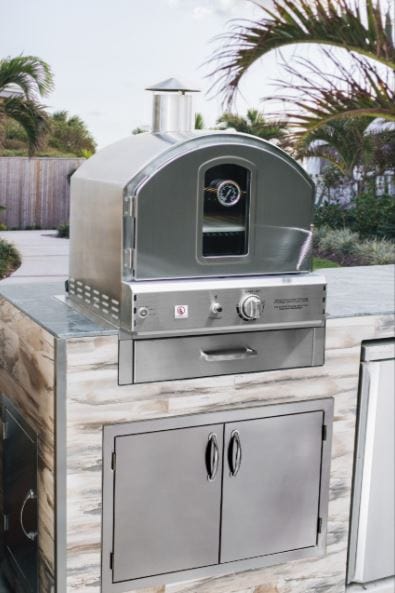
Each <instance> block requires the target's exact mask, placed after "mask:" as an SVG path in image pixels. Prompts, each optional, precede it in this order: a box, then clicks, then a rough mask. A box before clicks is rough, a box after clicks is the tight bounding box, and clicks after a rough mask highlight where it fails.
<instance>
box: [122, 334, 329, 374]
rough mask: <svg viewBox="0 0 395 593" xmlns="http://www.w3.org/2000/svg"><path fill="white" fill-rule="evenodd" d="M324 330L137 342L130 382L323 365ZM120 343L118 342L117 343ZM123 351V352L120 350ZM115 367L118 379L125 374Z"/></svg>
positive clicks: (125, 363) (129, 362)
mask: <svg viewBox="0 0 395 593" xmlns="http://www.w3.org/2000/svg"><path fill="white" fill-rule="evenodd" d="M324 331H325V330H324V329H323V328H313V329H289V330H277V331H262V332H245V333H233V334H218V335H208V336H193V337H186V338H184V337H183V338H164V339H151V340H136V341H134V342H133V348H131V349H130V351H129V352H130V354H129V356H130V355H131V356H132V360H130V358H129V360H127V358H126V359H125V356H124V355H122V351H121V356H120V366H122V365H129V368H130V365H132V370H133V378H132V381H133V382H134V383H145V382H149V381H166V380H172V379H188V378H193V377H206V376H212V375H227V374H232V373H249V372H254V371H266V370H276V369H286V368H295V367H304V366H306V367H307V366H318V365H322V364H323V358H324ZM121 344H122V343H121ZM125 352H127V348H126V349H125ZM122 371H123V369H121V368H120V376H122V375H124V374H125V373H124V372H122Z"/></svg>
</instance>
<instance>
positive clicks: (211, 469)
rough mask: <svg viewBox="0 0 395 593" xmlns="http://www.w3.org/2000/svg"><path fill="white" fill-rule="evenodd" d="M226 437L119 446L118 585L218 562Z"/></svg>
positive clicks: (156, 439) (125, 439)
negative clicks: (123, 582)
mask: <svg viewBox="0 0 395 593" xmlns="http://www.w3.org/2000/svg"><path fill="white" fill-rule="evenodd" d="M223 430H224V429H223V425H221V424H219V425H212V426H198V427H192V428H186V429H177V430H163V431H158V432H148V433H144V434H134V435H128V436H120V437H117V438H116V439H115V459H116V472H115V491H114V509H115V512H114V555H113V557H114V564H113V582H120V581H127V580H131V579H138V578H142V577H148V576H154V575H158V574H165V573H169V572H176V571H181V570H185V569H191V568H198V567H202V566H209V565H212V564H217V563H218V558H219V530H220V508H221V474H222V443H223Z"/></svg>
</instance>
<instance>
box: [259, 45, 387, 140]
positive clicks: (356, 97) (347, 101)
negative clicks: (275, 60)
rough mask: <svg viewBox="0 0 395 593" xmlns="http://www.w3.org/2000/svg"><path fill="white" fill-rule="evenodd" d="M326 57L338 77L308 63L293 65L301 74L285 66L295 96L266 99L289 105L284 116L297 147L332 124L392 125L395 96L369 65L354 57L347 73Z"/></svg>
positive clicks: (375, 70) (340, 64)
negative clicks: (370, 122)
mask: <svg viewBox="0 0 395 593" xmlns="http://www.w3.org/2000/svg"><path fill="white" fill-rule="evenodd" d="M327 56H328V57H331V59H332V61H333V63H334V65H335V66H336V70H337V74H333V73H325V72H323V71H322V70H321V69H320V68H319V67H318V66H315V65H314V64H312V63H311V62H310V61H309V60H298V61H297V62H296V64H297V65H299V66H300V65H302V66H303V69H304V72H301V71H300V70H298V69H297V68H295V67H294V66H291V65H289V64H287V65H285V66H284V67H285V69H286V71H287V73H288V74H289V75H290V76H292V77H294V78H293V83H292V87H293V90H294V91H296V95H293V96H290V95H289V94H284V95H277V94H276V95H275V96H271V97H266V100H269V101H270V100H275V101H278V100H282V101H284V103H285V104H286V105H289V107H288V109H287V110H286V116H287V118H288V119H289V121H290V126H291V127H293V130H294V132H293V135H294V139H295V141H296V142H297V143H298V144H299V145H300V144H301V143H303V142H305V141H306V138H311V137H312V133H313V132H314V131H315V130H318V129H319V128H321V127H322V126H325V125H327V124H329V123H330V122H333V121H334V120H339V119H343V118H350V117H353V118H370V119H374V118H376V117H382V118H384V119H386V120H393V121H395V92H394V90H393V88H392V87H391V86H390V84H389V83H388V82H387V81H386V80H385V79H384V78H383V77H382V76H381V74H380V73H379V71H378V70H377V69H376V68H375V67H374V66H373V65H372V63H371V62H369V61H367V60H365V59H362V58H357V57H355V56H354V58H355V59H354V69H353V70H350V69H348V68H347V67H346V66H345V65H343V64H342V63H341V62H340V61H339V60H338V59H337V58H336V57H334V56H333V55H331V54H329V53H327ZM356 68H357V71H356ZM357 74H358V75H357ZM278 84H279V86H280V88H284V89H287V90H288V89H289V83H286V82H284V81H278Z"/></svg>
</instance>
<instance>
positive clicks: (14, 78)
mask: <svg viewBox="0 0 395 593" xmlns="http://www.w3.org/2000/svg"><path fill="white" fill-rule="evenodd" d="M52 88H53V75H52V72H51V69H50V67H49V66H48V64H47V63H46V62H44V61H43V60H41V59H40V58H37V57H35V56H17V57H15V58H11V57H8V58H4V59H2V60H0V127H2V122H4V120H5V119H6V118H11V119H13V120H14V121H16V122H18V124H20V125H21V126H22V128H23V129H24V131H25V132H26V135H27V138H28V146H29V153H30V154H32V153H33V152H34V151H35V150H37V148H38V147H39V144H40V138H41V137H42V135H43V133H44V132H45V131H46V130H47V115H46V113H45V111H44V107H43V105H41V103H40V100H41V98H42V97H44V96H45V95H46V94H48V93H49V91H50V90H51V89H52Z"/></svg>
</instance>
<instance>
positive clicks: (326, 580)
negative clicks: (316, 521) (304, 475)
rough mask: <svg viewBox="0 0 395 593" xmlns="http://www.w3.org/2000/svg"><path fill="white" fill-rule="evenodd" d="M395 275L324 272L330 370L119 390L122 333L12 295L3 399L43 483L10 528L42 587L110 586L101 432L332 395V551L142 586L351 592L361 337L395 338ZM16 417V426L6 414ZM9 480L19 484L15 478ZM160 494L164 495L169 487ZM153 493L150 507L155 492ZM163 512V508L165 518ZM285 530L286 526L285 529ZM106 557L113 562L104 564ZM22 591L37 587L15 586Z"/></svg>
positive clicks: (13, 291)
mask: <svg viewBox="0 0 395 593" xmlns="http://www.w3.org/2000/svg"><path fill="white" fill-rule="evenodd" d="M393 274H394V268H393V266H381V267H375V268H373V267H372V268H348V269H339V270H329V271H328V272H327V274H326V278H327V282H328V302H327V312H328V320H327V335H326V361H325V365H324V366H321V367H310V368H301V369H293V370H279V371H270V372H257V373H247V374H238V375H223V376H221V377H209V378H200V379H189V380H179V381H165V382H156V383H145V384H141V385H125V386H120V385H119V384H118V365H117V363H118V330H116V329H115V328H113V327H112V326H111V325H109V324H108V325H107V324H105V323H104V322H97V321H93V320H92V319H89V318H88V317H86V316H84V315H82V314H80V313H79V312H77V311H76V310H75V309H74V308H71V307H70V306H69V305H67V304H66V303H65V302H62V301H61V300H59V298H56V297H57V295H61V294H62V288H63V287H62V286H61V285H59V284H55V283H52V284H46V285H29V286H27V285H26V286H22V285H15V286H11V285H9V286H4V287H1V288H0V294H1V299H0V391H1V393H2V395H3V397H4V402H3V423H5V424H4V426H5V427H6V434H5V436H6V437H7V438H8V437H9V435H10V432H9V431H10V426H9V421H11V420H12V421H13V422H14V423H15V424H16V426H19V427H20V426H23V428H24V433H25V437H26V439H27V437H29V439H28V440H29V443H30V446H33V445H34V446H36V447H38V457H37V460H36V461H37V472H36V476H32V477H31V479H32V480H33V482H32V484H31V485H30V486H29V484H28V483H26V484H25V487H26V490H24V486H23V485H22V487H21V488H19V489H18V488H17V489H15V490H13V492H17V493H18V497H19V499H18V504H20V502H23V504H24V508H23V509H22V510H21V512H20V513H19V510H20V509H19V507H18V509H17V510H18V512H17V515H18V517H17V519H18V520H15V521H16V522H15V524H14V523H13V519H12V517H11V518H10V520H9V521H8V522H7V521H5V526H6V529H14V530H15V529H17V528H20V527H19V519H22V527H23V530H24V533H25V535H26V536H27V537H26V538H25V539H26V542H27V545H31V546H33V547H34V546H37V545H38V558H37V566H38V579H39V587H38V589H37V590H38V591H40V593H51V592H53V591H55V592H56V593H100V591H101V572H102V566H101V565H102V559H101V554H102V528H103V525H102V494H103V493H102V483H103V482H102V479H103V475H102V470H103V427H109V426H110V425H118V424H123V425H125V424H124V423H129V422H130V423H133V422H134V421H142V420H149V421H150V422H151V421H152V420H154V419H162V421H163V419H168V420H171V421H173V420H174V419H176V418H177V417H180V416H183V415H188V416H186V417H189V415H194V414H197V413H198V414H201V413H202V412H210V413H215V414H216V417H217V418H218V417H220V415H221V414H229V413H230V412H232V411H234V410H242V411H243V413H244V411H246V410H247V411H248V410H249V409H252V408H255V409H256V408H257V407H259V406H262V409H263V410H264V408H265V406H267V405H270V406H272V405H273V404H285V405H287V406H288V405H291V407H292V406H293V405H295V404H298V405H302V406H306V405H307V406H308V402H309V401H310V400H316V401H319V400H323V401H328V400H327V399H326V398H333V400H334V423H333V436H332V449H331V450H332V453H331V460H330V488H329V509H328V522H327V534H324V535H326V541H327V546H326V551H324V554H323V555H321V556H317V555H314V554H312V555H311V556H310V555H309V554H307V555H306V557H304V558H300V559H297V560H292V561H288V560H286V559H285V560H283V561H282V562H281V563H280V564H275V565H274V563H272V564H273V565H271V566H267V567H264V568H259V569H256V570H247V571H246V570H244V571H234V572H233V573H232V574H227V575H226V576H221V574H220V572H219V573H218V574H216V575H214V576H209V577H205V578H198V579H197V578H194V580H191V579H190V578H189V580H188V579H185V581H184V582H177V583H173V584H172V583H170V584H166V585H163V584H160V582H158V584H157V585H154V586H150V587H149V588H145V590H146V591H147V592H148V591H149V593H187V592H188V593H192V592H193V593H318V592H326V593H343V592H344V591H345V582H346V564H347V546H348V531H349V513H350V494H351V484H352V470H353V454H354V439H355V413H356V405H357V392H358V375H359V368H360V356H361V342H362V341H364V340H373V339H382V338H387V337H391V336H392V335H393V313H392V310H393V299H394V295H393ZM300 402H305V403H302V404H300ZM306 402H307V403H306ZM232 413H233V412H232ZM7 414H8V415H9V417H4V415H6V416H7ZM191 417H193V416H191ZM26 435H27V436H26ZM7 438H6V439H5V441H4V445H3V446H4V447H7ZM26 439H25V440H26ZM19 442H21V441H19ZM26 446H27V445H26ZM10 450H11V452H12V449H11V448H10ZM26 459H28V460H29V459H30V460H31V463H33V464H34V459H35V457H34V455H33V456H30V457H29V455H27V456H25V464H26ZM105 471H107V470H105ZM35 481H36V482H35ZM7 483H8V484H9V485H10V481H8V482H7V479H6V480H5V484H7ZM156 486H157V488H158V489H160V487H161V485H160V483H159V478H158V483H157V485H156ZM10 487H12V481H11V486H10ZM22 490H23V491H22ZM26 492H27V494H28V496H27V497H26V498H25V499H24V497H25V493H26ZM29 493H30V496H29ZM147 497H148V498H151V497H150V493H149V492H147ZM5 498H7V493H5ZM35 502H37V503H38V512H37V517H38V528H37V531H38V537H36V536H35V533H34V532H35V526H34V522H35V517H34V512H31V511H29V507H30V508H33V507H34V503H35ZM181 510H182V509H180V512H181ZM153 511H155V513H157V509H153ZM147 512H149V510H148V509H147ZM24 513H25V514H24ZM125 518H126V517H125ZM2 524H3V522H2ZM283 528H284V526H282V525H281V523H280V524H279V525H278V529H279V530H281V529H283ZM5 540H6V542H7V541H8V543H9V545H10V547H11V548H12V546H13V545H17V544H15V542H16V541H17V538H16V539H15V540H13V538H12V534H11V535H9V536H8V537H7V534H5ZM141 546H144V542H142V543H141ZM17 549H18V548H17ZM126 552H128V551H127V550H126ZM29 553H30V556H31V557H32V550H30V552H29V550H27V552H26V549H25V556H24V557H23V558H22V563H23V562H24V559H26V554H27V555H29ZM108 560H109V558H106V557H105V556H104V557H103V562H107V561H108ZM29 571H30V573H29V574H30V577H29V575H26V576H28V578H30V579H31V578H33V579H34V567H33V569H32V567H30V568H26V572H29ZM224 572H229V569H227V571H224ZM31 575H33V577H32V576H31ZM19 580H20V581H21V579H19ZM159 581H160V578H159ZM178 581H179V579H178ZM166 582H169V581H168V579H167V580H166ZM22 583H23V579H22ZM123 586H124V590H127V591H135V590H144V587H142V586H141V585H139V586H138V587H132V588H130V589H125V584H123ZM13 590H15V591H19V590H20V591H30V590H31V591H34V590H35V589H34V586H32V585H31V586H30V588H29V587H26V583H25V584H24V585H23V584H22V585H21V586H20V587H19V586H18V585H17V584H16V583H14V589H13Z"/></svg>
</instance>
